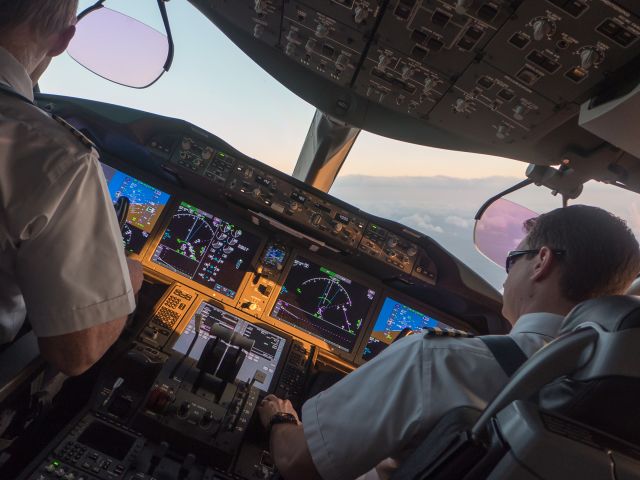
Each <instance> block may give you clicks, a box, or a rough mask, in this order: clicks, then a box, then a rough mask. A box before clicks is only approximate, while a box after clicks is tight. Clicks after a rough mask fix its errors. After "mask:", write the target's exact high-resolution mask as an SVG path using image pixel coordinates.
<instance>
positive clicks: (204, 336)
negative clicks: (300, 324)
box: [173, 302, 287, 392]
mask: <svg viewBox="0 0 640 480" xmlns="http://www.w3.org/2000/svg"><path fill="white" fill-rule="evenodd" d="M196 313H199V314H201V315H202V326H201V327H200V335H199V336H198V339H197V340H196V343H195V345H194V346H193V349H192V350H191V353H190V354H189V356H190V357H191V358H193V359H194V360H197V359H199V358H200V355H201V354H202V350H203V349H204V346H205V345H206V344H207V341H208V340H209V338H211V335H210V332H211V329H212V328H213V325H215V324H217V323H218V324H220V325H223V326H225V327H227V328H229V329H230V330H234V331H235V332H237V333H239V334H241V335H242V336H244V337H247V338H249V339H251V340H253V341H254V342H255V343H254V344H253V348H252V349H251V351H250V352H249V353H248V354H247V357H246V358H245V360H244V363H243V364H242V366H241V367H240V371H239V372H238V376H237V377H236V378H237V379H238V380H242V381H245V382H246V381H248V380H251V379H252V378H255V379H256V381H255V383H254V385H255V386H256V387H257V388H259V389H260V390H262V391H264V392H268V391H269V388H270V386H271V382H272V380H273V376H274V374H275V371H276V369H277V367H278V362H279V361H280V358H281V357H282V354H283V352H284V351H285V346H286V343H287V340H286V339H285V338H284V337H281V336H280V335H277V334H275V333H273V332H270V331H269V330H265V329H264V328H261V327H259V326H257V325H253V324H252V323H249V322H246V321H244V320H242V319H241V318H238V317H236V316H235V315H232V314H231V313H228V312H225V311H224V310H222V309H220V308H218V307H216V306H214V305H211V304H210V303H207V302H202V303H201V304H200V306H199V307H198V310H197V311H196ZM194 319H195V314H194V316H193V317H192V318H191V320H190V321H189V324H188V325H187V327H186V328H185V329H184V331H183V332H182V334H181V335H180V337H179V338H178V340H176V343H175V344H174V346H173V349H174V350H175V351H176V352H178V353H181V354H183V355H184V354H185V353H187V350H188V349H189V345H190V344H191V341H192V340H193V336H194V335H195V333H196V329H195V320H194Z"/></svg>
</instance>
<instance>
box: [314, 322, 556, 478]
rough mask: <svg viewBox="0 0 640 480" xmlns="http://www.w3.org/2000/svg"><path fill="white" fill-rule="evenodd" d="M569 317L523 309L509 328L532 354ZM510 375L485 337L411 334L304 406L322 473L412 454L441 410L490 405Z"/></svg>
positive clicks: (354, 472)
mask: <svg viewBox="0 0 640 480" xmlns="http://www.w3.org/2000/svg"><path fill="white" fill-rule="evenodd" d="M563 318H564V317H562V316H560V315H555V314H550V313H531V314H527V315H523V316H522V317H521V318H520V319H519V320H518V322H516V324H515V326H514V327H513V329H512V331H511V332H510V333H509V335H510V336H511V337H512V338H513V339H514V340H515V342H516V343H517V344H518V346H519V347H520V348H521V349H522V350H523V352H524V353H525V354H526V355H527V356H531V355H532V354H533V353H534V352H536V351H537V350H538V349H540V348H541V347H543V346H544V345H545V344H546V343H548V342H549V341H551V340H552V339H553V338H555V337H556V336H557V334H558V331H559V328H560V324H561V323H562V320H563ZM507 380H508V377H507V375H506V374H505V373H504V371H503V370H502V368H501V367H500V365H499V364H498V362H497V361H496V360H495V358H494V356H493V355H492V354H491V352H490V351H489V349H488V348H487V346H486V345H485V344H484V342H482V340H480V339H478V338H450V337H429V336H425V335H421V334H416V335H411V336H409V337H406V338H404V339H402V340H400V341H398V342H396V343H394V344H392V345H391V346H389V347H388V348H387V349H386V350H384V351H383V352H382V353H381V354H380V355H378V356H377V357H376V358H374V359H373V360H371V361H370V362H368V363H366V364H365V365H363V366H361V367H360V368H358V369H357V370H355V371H353V372H352V373H350V374H349V375H347V376H346V377H345V378H344V379H342V380H341V381H340V382H338V383H336V384H335V385H333V386H332V387H330V388H329V389H327V390H325V391H323V392H321V393H319V394H318V395H316V396H315V397H313V398H311V399H309V400H308V401H307V402H306V403H305V404H304V405H303V407H302V425H303V428H304V435H305V438H306V440H307V444H308V446H309V451H310V453H311V457H312V459H313V463H314V464H315V466H316V468H317V469H318V471H319V473H320V475H321V476H322V478H323V479H325V480H330V479H331V480H338V479H340V480H344V479H354V478H357V477H358V476H360V475H362V474H364V473H365V472H368V471H369V470H371V469H372V468H374V467H375V466H376V465H377V464H378V463H379V462H380V461H382V460H384V459H385V458H388V457H393V458H397V459H402V458H406V456H407V455H408V454H409V453H410V452H411V451H412V450H413V449H415V448H416V447H417V445H419V443H420V441H421V440H422V439H424V437H425V436H426V434H427V433H428V432H429V431H430V430H431V428H433V426H434V425H435V423H436V422H437V421H438V420H439V419H440V418H441V417H442V415H444V414H445V413H446V412H448V411H450V410H452V409H454V408H456V407H461V406H471V407H477V408H479V409H483V408H484V407H485V406H486V405H487V403H488V402H489V401H491V399H493V397H494V396H495V395H496V394H497V393H498V392H499V391H500V390H501V388H502V387H503V386H504V385H505V384H506V382H507ZM367 478H370V477H367Z"/></svg>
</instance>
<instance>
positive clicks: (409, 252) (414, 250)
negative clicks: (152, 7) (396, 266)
mask: <svg viewBox="0 0 640 480" xmlns="http://www.w3.org/2000/svg"><path fill="white" fill-rule="evenodd" d="M416 253H418V249H417V248H416V247H414V246H413V245H411V246H410V247H409V248H407V255H408V256H410V257H415V255H416Z"/></svg>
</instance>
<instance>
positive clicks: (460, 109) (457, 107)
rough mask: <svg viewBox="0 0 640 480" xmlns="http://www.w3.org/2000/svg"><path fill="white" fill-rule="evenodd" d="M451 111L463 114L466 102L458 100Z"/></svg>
mask: <svg viewBox="0 0 640 480" xmlns="http://www.w3.org/2000/svg"><path fill="white" fill-rule="evenodd" d="M453 109H454V110H455V111H456V112H458V113H464V112H465V111H466V109H467V101H466V100H465V99H464V98H458V99H457V100H456V103H455V104H454V105H453Z"/></svg>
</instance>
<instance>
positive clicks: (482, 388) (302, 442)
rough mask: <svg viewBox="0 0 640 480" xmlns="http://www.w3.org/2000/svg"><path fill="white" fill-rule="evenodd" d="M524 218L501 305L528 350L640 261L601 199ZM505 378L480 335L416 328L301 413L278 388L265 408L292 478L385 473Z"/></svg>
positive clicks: (630, 274)
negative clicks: (444, 334)
mask: <svg viewBox="0 0 640 480" xmlns="http://www.w3.org/2000/svg"><path fill="white" fill-rule="evenodd" d="M524 227H525V229H526V231H527V232H528V233H527V236H526V237H525V239H524V240H522V242H521V243H520V245H519V246H518V250H515V251H513V252H510V255H509V257H508V258H507V264H506V267H507V273H508V276H507V279H506V281H505V284H504V302H503V309H502V313H503V315H504V316H505V318H507V319H508V320H509V321H510V322H511V323H512V324H513V325H514V326H513V329H512V331H511V332H510V334H509V335H510V336H511V337H512V338H513V340H514V341H515V342H516V343H517V345H518V346H519V347H520V349H521V350H523V352H524V353H525V354H526V355H527V356H530V355H532V354H533V353H534V352H535V351H536V350H538V349H540V348H542V347H543V346H544V345H545V344H546V343H548V342H549V341H551V340H552V339H553V338H554V337H555V336H556V335H557V334H558V331H559V329H560V325H561V323H562V320H563V318H564V316H565V315H566V314H567V313H568V312H569V311H570V310H571V309H572V308H573V307H574V306H575V305H576V304H577V303H579V302H581V301H583V300H586V299H589V298H592V297H595V296H600V295H614V294H620V293H623V292H625V291H626V289H627V288H628V286H629V285H630V284H631V282H632V281H633V279H634V278H635V276H636V275H637V272H638V271H640V252H639V250H638V243H637V241H636V239H635V237H634V235H633V233H632V232H631V231H630V230H629V228H628V227H627V226H626V224H625V223H624V221H622V220H620V219H619V218H617V217H615V216H613V215H611V214H609V213H608V212H605V211H604V210H601V209H599V208H596V207H589V206H585V205H574V206H570V207H567V208H563V209H557V210H553V211H551V212H549V213H546V214H543V215H541V216H540V217H538V218H536V219H535V220H533V221H528V222H526V224H525V226H524ZM612 238H615V239H616V241H615V242H612V241H611V239H612ZM507 380H508V378H507V375H506V374H505V373H504V371H503V369H502V367H501V366H500V365H499V364H498V362H497V360H496V359H495V358H494V356H493V355H492V354H491V352H490V350H489V349H488V347H487V346H486V345H485V344H484V343H483V341H482V340H480V339H478V338H448V337H431V336H425V335H424V334H415V335H411V336H409V337H407V338H404V339H402V340H400V341H398V342H396V343H394V344H393V345H391V346H390V347H388V348H387V349H386V350H385V351H384V352H382V353H381V354H380V355H378V356H377V357H376V358H374V359H373V360H371V361H370V362H368V363H367V364H365V365H363V366H362V367H360V368H358V369H357V370H355V371H354V372H352V373H350V374H349V375H347V376H346V377H345V378H344V379H342V380H341V381H339V382H338V383H336V384H335V385H333V386H332V387H330V388H328V389H327V390H325V391H324V392H321V393H319V394H318V395H316V396H315V397H313V398H311V399H309V400H308V401H307V402H306V403H305V404H304V405H303V407H302V422H300V421H299V420H298V418H297V414H296V412H295V410H294V409H293V407H292V406H291V403H290V402H289V401H288V400H281V399H279V398H277V397H275V396H273V395H270V396H267V397H266V398H265V400H264V401H263V402H262V404H261V405H260V407H259V413H260V417H261V420H262V423H263V425H265V426H269V425H271V429H270V446H271V452H272V455H273V458H274V461H275V464H276V466H277V467H278V469H279V470H280V472H281V473H282V476H283V477H284V478H285V479H301V478H304V479H305V480H307V479H316V478H322V479H325V480H329V479H336V480H338V479H340V480H342V479H354V478H358V477H359V476H363V475H364V477H362V478H366V479H367V480H369V479H375V478H379V477H381V478H387V476H388V475H387V474H388V473H390V472H388V471H387V472H385V471H384V470H385V469H387V468H388V467H393V466H395V465H396V462H395V461H396V460H397V461H398V462H399V463H401V462H402V460H404V459H405V458H406V456H407V455H408V454H409V453H411V451H412V450H413V449H415V448H416V447H417V446H418V445H419V444H420V442H421V441H422V440H423V439H424V438H425V437H426V435H427V433H428V432H429V431H430V430H431V429H432V428H433V427H434V425H435V423H436V422H437V421H438V420H439V419H440V418H441V417H442V415H444V414H445V413H446V412H448V411H450V410H452V409H454V408H456V407H461V406H469V407H476V408H478V409H483V408H484V407H485V406H486V405H487V403H488V402H489V401H491V399H492V398H493V397H494V396H495V395H496V394H497V393H498V392H499V391H500V390H501V388H502V387H503V386H504V385H505V384H506V382H507ZM287 414H289V415H287ZM392 459H393V460H392ZM381 462H382V463H381ZM376 466H378V468H377V469H376V470H372V469H374V468H375V467H376Z"/></svg>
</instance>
